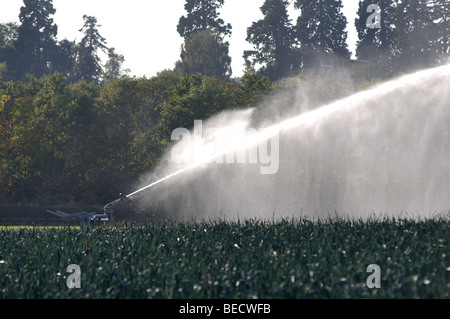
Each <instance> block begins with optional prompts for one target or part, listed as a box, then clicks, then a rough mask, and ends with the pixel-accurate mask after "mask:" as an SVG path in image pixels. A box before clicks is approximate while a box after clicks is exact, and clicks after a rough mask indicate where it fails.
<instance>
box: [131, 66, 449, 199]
mask: <svg viewBox="0 0 450 319" xmlns="http://www.w3.org/2000/svg"><path fill="white" fill-rule="evenodd" d="M447 75H450V64H448V65H444V66H440V67H436V68H432V69H426V70H423V71H418V72H415V73H412V74H408V75H404V76H402V77H400V78H398V79H395V80H391V81H388V82H385V83H382V84H380V85H377V86H375V87H374V88H372V89H369V90H365V91H361V92H358V93H355V94H353V95H351V96H349V97H346V98H343V99H340V100H337V101H335V102H332V103H330V104H327V105H324V106H322V107H320V108H317V109H315V110H312V111H309V112H306V113H302V114H300V115H297V116H294V117H293V118H289V119H287V120H284V121H281V122H279V123H277V124H274V125H272V126H269V127H267V128H264V129H263V130H261V131H259V132H257V133H254V134H253V135H251V136H249V137H247V138H245V139H243V140H241V141H240V142H239V143H237V144H235V145H233V146H231V147H228V148H225V149H223V150H221V151H220V152H217V153H215V154H213V155H211V156H209V157H206V158H204V159H202V160H200V161H197V162H194V163H192V164H191V165H189V166H187V167H185V168H183V169H180V170H178V171H176V172H174V173H171V174H169V175H167V176H165V177H163V178H161V179H160V180H158V181H156V182H153V183H151V184H149V185H147V186H145V187H142V188H140V189H138V190H137V191H135V192H133V193H131V194H128V195H127V196H126V198H130V197H132V196H134V195H136V194H138V193H140V192H142V191H144V190H146V189H149V188H151V187H153V186H155V185H158V184H160V183H162V182H164V181H166V180H168V179H171V178H173V177H175V176H177V175H180V174H183V173H185V172H187V171H190V170H193V169H195V168H198V167H200V166H201V165H203V164H206V163H208V162H210V161H212V160H214V159H215V158H217V157H219V156H223V155H226V154H228V153H230V152H233V151H236V150H247V149H249V148H251V147H253V146H255V145H258V144H260V143H262V142H264V141H267V140H268V139H270V138H272V137H274V136H276V135H277V134H279V133H280V132H282V131H287V130H289V129H292V128H295V127H299V126H300V125H313V124H315V123H317V121H319V120H321V119H324V118H326V117H327V116H329V115H331V114H333V113H335V112H337V111H339V110H342V109H346V110H348V109H351V108H354V107H356V106H357V105H359V102H361V101H368V100H372V99H374V98H375V97H381V96H384V95H387V94H389V93H391V92H393V91H395V90H397V89H400V88H402V87H404V86H405V85H407V84H414V85H420V84H421V83H424V82H426V81H427V80H430V79H433V78H441V77H444V76H447Z"/></svg>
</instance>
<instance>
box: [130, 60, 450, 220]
mask: <svg viewBox="0 0 450 319" xmlns="http://www.w3.org/2000/svg"><path fill="white" fill-rule="evenodd" d="M449 70H450V67H449V66H443V67H440V68H437V69H434V70H425V71H420V72H417V73H415V74H411V75H408V76H404V77H400V78H398V79H394V80H392V81H389V82H387V83H382V84H379V85H376V86H375V87H373V88H370V89H368V90H367V91H363V92H358V93H355V95H350V96H349V97H346V98H343V99H340V100H337V101H333V102H331V103H327V105H325V106H323V107H318V108H314V110H313V112H308V105H305V102H304V101H305V100H306V101H308V102H309V103H310V104H311V105H314V101H315V97H314V96H310V95H309V94H308V90H307V89H311V88H307V87H306V86H305V85H304V84H302V83H301V82H299V83H296V85H295V87H294V90H292V91H289V92H285V93H284V95H278V96H274V97H272V98H271V99H269V100H270V103H267V104H266V105H265V108H263V109H258V110H254V109H252V110H246V111H234V112H233V111H227V112H225V113H221V114H219V115H217V116H214V117H213V118H211V119H209V120H207V121H205V122H204V124H203V131H206V130H207V128H208V127H214V128H220V129H219V131H221V132H222V134H217V136H216V139H212V140H205V139H204V137H203V136H201V135H198V134H197V135H195V134H194V132H192V135H191V137H192V139H193V141H194V142H193V143H192V144H193V145H196V147H194V146H192V147H188V148H187V149H186V150H184V151H185V153H184V156H187V157H188V156H192V157H193V159H194V161H195V160H196V159H197V161H201V159H202V157H203V158H205V157H207V156H211V154H215V153H214V152H217V150H226V149H227V145H234V146H236V147H239V143H241V141H243V140H245V138H248V137H249V136H251V135H252V134H256V133H255V131H264V127H266V128H267V127H270V125H272V124H278V123H281V124H279V125H280V128H279V129H280V133H279V154H270V152H266V153H265V155H266V157H267V156H269V157H268V158H270V157H271V158H270V159H271V161H272V163H270V162H267V161H266V162H265V163H261V161H258V162H257V163H254V162H253V163H251V162H250V160H249V156H250V152H253V153H252V154H255V153H254V151H255V149H254V148H253V149H252V151H247V152H246V155H247V157H246V161H245V163H222V164H218V163H211V164H202V165H200V166H199V167H196V168H194V169H192V170H188V171H186V172H183V173H181V174H180V175H177V176H176V177H173V178H171V179H170V180H166V181H164V182H163V183H161V184H159V185H156V186H155V187H153V188H151V189H148V190H146V191H145V192H143V194H142V195H139V197H138V198H137V200H138V202H139V203H140V205H141V207H143V209H144V210H145V207H147V208H149V210H150V208H151V207H159V208H161V207H163V208H164V211H165V212H168V213H169V214H172V215H175V216H177V217H188V218H211V217H222V218H231V219H235V218H266V219H267V218H273V217H275V218H278V217H300V216H309V217H311V218H315V217H327V216H334V215H335V214H336V215H338V216H349V217H367V216H373V215H377V216H381V215H382V216H386V215H387V216H402V217H431V216H433V215H436V214H442V213H444V214H445V213H446V212H448V208H449V207H450V197H449V196H448V190H449V189H450V178H449V177H450V176H449V172H450V162H449V161H448V158H449V156H450V134H449V131H448V123H449V120H450V107H449V104H448V103H449V92H450V72H449ZM311 91H312V90H311ZM286 101H289V104H287V103H286ZM330 109H332V111H330ZM273 110H283V113H284V114H288V115H284V116H283V115H280V114H279V113H278V114H277V113H276V112H273ZM302 110H303V111H302ZM295 112H300V114H303V117H302V115H300V116H294V115H292V114H295ZM311 113H314V116H310V115H311ZM308 116H309V117H311V119H307V120H305V119H306V118H308ZM293 122H296V123H293ZM255 123H262V125H263V126H261V127H257V130H255V131H250V132H251V133H248V132H247V131H246V130H245V129H248V128H252V124H255ZM286 126H289V127H288V129H286V130H284V129H285V128H286ZM197 133H198V132H197ZM274 136H278V135H274ZM260 142H261V143H260V145H266V146H267V145H271V144H272V146H274V145H275V146H278V145H276V144H277V143H275V144H273V143H274V140H273V139H270V138H269V139H268V140H262V141H260ZM178 143H181V142H178ZM233 143H234V144H233ZM175 147H177V143H175ZM268 149H270V146H269V147H268ZM208 150H210V153H208ZM259 151H260V149H259V150H256V153H258V152H259ZM272 151H277V150H276V149H275V148H274V147H273V149H272ZM205 152H206V155H205ZM232 153H233V152H232ZM275 153H276V152H275ZM208 154H209V155H208ZM235 154H237V153H236V152H235ZM172 155H173V153H171V151H169V152H168V153H166V155H165V157H164V160H163V161H162V164H161V165H160V168H158V169H157V170H156V171H155V172H154V173H153V174H151V175H150V178H149V179H147V180H146V182H147V181H150V180H152V179H153V180H152V181H155V180H157V177H163V176H164V173H168V174H170V173H173V172H175V171H177V170H178V169H183V167H186V164H184V166H183V164H181V165H180V164H178V165H176V164H174V163H173V160H172V158H171V156H172ZM258 155H260V154H258ZM263 155H264V154H263ZM270 155H273V156H270ZM224 159H225V160H226V158H225V157H224ZM278 160H279V162H278V163H275V162H276V161H278ZM236 161H237V160H236ZM190 163H192V162H190ZM270 165H274V167H277V168H278V169H277V170H276V172H275V173H272V174H262V173H261V172H262V171H261V168H262V167H266V168H267V167H268V166H270ZM158 174H159V175H158ZM141 185H145V183H141Z"/></svg>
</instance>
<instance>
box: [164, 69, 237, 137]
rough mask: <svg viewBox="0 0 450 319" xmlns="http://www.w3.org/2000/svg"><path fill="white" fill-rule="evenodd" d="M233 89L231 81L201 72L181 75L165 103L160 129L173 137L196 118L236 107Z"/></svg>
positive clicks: (202, 118)
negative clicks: (174, 131) (178, 130)
mask: <svg viewBox="0 0 450 319" xmlns="http://www.w3.org/2000/svg"><path fill="white" fill-rule="evenodd" d="M234 89H235V87H234V84H232V83H230V82H223V81H220V80H218V79H216V78H214V77H207V76H203V75H201V74H199V73H196V74H191V75H188V76H185V77H183V78H181V79H180V81H179V83H177V85H176V86H175V88H174V94H173V95H172V96H171V97H170V98H169V99H168V100H167V101H165V102H164V103H163V105H162V109H161V116H162V118H161V124H160V127H161V130H163V131H164V133H165V134H166V135H167V136H170V134H171V133H172V131H173V130H174V129H176V128H179V127H184V128H190V127H192V125H193V124H194V120H199V119H201V120H205V119H207V118H208V117H210V116H211V115H213V114H216V113H217V112H219V111H221V110H225V109H230V108H235V107H236V100H235V99H234V98H233V94H234Z"/></svg>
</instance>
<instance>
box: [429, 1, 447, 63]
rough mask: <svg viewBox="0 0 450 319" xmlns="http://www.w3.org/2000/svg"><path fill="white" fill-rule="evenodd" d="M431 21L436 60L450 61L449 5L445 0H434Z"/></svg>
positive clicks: (439, 61)
mask: <svg viewBox="0 0 450 319" xmlns="http://www.w3.org/2000/svg"><path fill="white" fill-rule="evenodd" d="M432 3H433V4H434V10H433V21H434V23H436V24H437V27H436V29H435V32H436V34H435V35H434V38H435V50H436V53H437V57H436V62H437V63H438V64H446V63H449V62H450V5H449V3H448V1H447V0H434V1H432Z"/></svg>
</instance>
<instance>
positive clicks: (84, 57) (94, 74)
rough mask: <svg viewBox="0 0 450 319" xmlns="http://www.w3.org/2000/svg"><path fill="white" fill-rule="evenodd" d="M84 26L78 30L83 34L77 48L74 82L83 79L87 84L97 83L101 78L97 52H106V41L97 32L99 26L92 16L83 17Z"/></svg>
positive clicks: (101, 73) (101, 70) (101, 69)
mask: <svg viewBox="0 0 450 319" xmlns="http://www.w3.org/2000/svg"><path fill="white" fill-rule="evenodd" d="M83 20H84V25H83V27H82V28H81V29H80V30H79V31H80V32H83V33H84V37H83V38H82V39H81V41H80V43H79V44H78V46H77V62H76V66H75V80H80V79H84V80H86V81H87V82H95V83H99V82H100V81H101V78H102V76H103V67H102V64H101V58H100V56H99V51H100V50H101V51H104V52H106V51H107V50H108V48H107V47H106V39H105V38H103V37H102V36H101V35H100V32H99V30H98V28H99V27H101V25H99V24H98V23H97V18H96V17H93V16H87V15H84V16H83Z"/></svg>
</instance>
